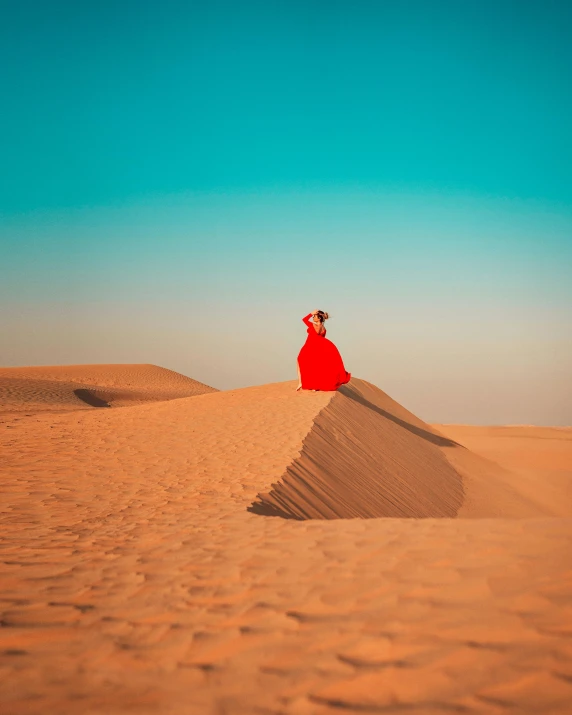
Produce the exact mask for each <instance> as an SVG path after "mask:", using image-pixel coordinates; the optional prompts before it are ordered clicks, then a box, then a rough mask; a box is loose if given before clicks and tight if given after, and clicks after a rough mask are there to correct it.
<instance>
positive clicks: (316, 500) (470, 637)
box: [0, 365, 572, 715]
mask: <svg viewBox="0 0 572 715" xmlns="http://www.w3.org/2000/svg"><path fill="white" fill-rule="evenodd" d="M295 385H296V382H295V381H291V382H284V383H276V384H270V385H261V386H257V387H251V388H245V389H239V390H230V391H224V392H222V391H216V390H214V389H213V388H210V387H208V386H206V385H203V384H201V383H198V382H196V381H194V380H191V379H189V378H185V377H183V376H182V375H178V374H177V373H173V372H171V371H168V370H164V369H162V368H158V367H155V366H150V365H142V366H138V365H131V366H118V365H110V366H101V365H99V366H72V367H70V366H68V367H45V368H4V369H2V370H0V435H1V441H0V450H1V452H0V479H1V482H0V484H1V486H2V502H1V509H2V521H1V529H2V532H1V538H2V541H1V544H2V562H1V564H0V574H1V576H0V578H1V593H0V598H1V602H0V610H1V614H0V625H1V628H0V712H2V713H3V714H4V713H6V714H7V715H20V714H24V713H26V714H27V713H34V714H35V713H55V714H58V715H60V714H61V715H68V714H72V713H73V714H74V715H75V714H81V715H95V714H98V715H99V714H106V715H107V714H109V715H115V714H119V713H121V714H123V713H138V714H141V715H146V714H147V713H165V714H168V715H170V714H173V715H174V714H177V715H178V714H179V713H180V714H181V715H185V714H187V713H191V714H194V713H201V714H202V713H204V714H209V715H210V714H212V715H234V714H237V715H238V714H240V715H242V714H244V715H246V714H249V715H250V714H251V713H258V714H265V715H266V714H268V715H270V714H272V715H278V714H283V715H314V714H315V715H325V714H326V713H328V714H332V715H333V714H334V713H342V712H347V713H401V712H407V713H451V712H459V713H487V714H489V713H491V714H493V715H495V714H504V713H506V714H508V713H511V714H512V713H535V714H537V713H543V714H544V713H570V712H572V492H571V487H570V484H571V481H572V428H559V429H557V428H538V427H470V426H456V425H442V426H438V425H428V424H426V423H424V422H423V421H421V420H419V419H418V418H417V417H415V416H414V415H412V414H411V413H410V412H408V411H407V410H406V409H405V408H404V407H402V406H401V405H399V404H397V403H396V402H395V401H393V400H392V399H391V398H390V397H389V396H387V395H386V394H385V393H384V392H383V391H382V390H380V389H379V388H377V387H375V386H373V385H371V384H369V383H367V382H365V381H363V380H359V379H355V378H353V379H352V380H351V382H350V383H349V384H348V385H347V386H344V387H342V388H341V389H340V390H339V391H338V392H335V393H330V392H329V393H319V392H318V393H313V392H302V393H297V392H295Z"/></svg>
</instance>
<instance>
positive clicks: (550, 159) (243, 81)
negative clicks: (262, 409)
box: [0, 0, 572, 425]
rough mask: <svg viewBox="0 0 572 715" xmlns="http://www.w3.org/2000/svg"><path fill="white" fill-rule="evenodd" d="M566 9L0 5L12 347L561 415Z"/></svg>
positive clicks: (6, 329)
mask: <svg viewBox="0 0 572 715" xmlns="http://www.w3.org/2000/svg"><path fill="white" fill-rule="evenodd" d="M571 34H572V4H571V3H570V2H568V1H567V0H561V1H559V2H556V1H554V0H544V1H543V2H536V1H535V2H527V1H526V0H520V1H519V2H516V1H514V2H508V1H506V0H504V1H503V0H494V1H492V0H478V1H474V2H473V1H471V0H465V2H457V1H455V2H452V1H451V2H446V1H444V0H434V1H432V2H430V1H429V0H425V1H421V0H410V1H409V2H407V1H406V0H403V1H402V2H382V1H381V0H380V1H379V2H373V1H369V2H365V1H360V0H356V1H355V2H352V3H349V2H346V3H340V2H333V1H331V0H330V1H329V2H311V1H308V0H304V2H296V1H295V0H288V2H272V1H271V0H267V1H266V2H250V1H249V0H245V2H242V3H236V2H217V1H216V0H214V1H209V2H201V3H198V2H189V1H187V2H169V1H168V0H164V1H163V2H141V1H140V2H121V1H120V0H113V2H110V1H108V2H105V1H101V0H100V1H99V2H97V3H95V2H81V3H77V2H61V1H60V2H58V1H57V0H54V2H51V3H45V2H25V1H23V2H20V3H18V4H16V3H11V4H10V5H9V4H8V3H5V4H4V5H3V14H2V22H1V23H0V59H1V61H2V67H3V71H2V75H1V77H0V86H1V89H2V111H1V112H0V161H1V166H2V171H1V172H0V300H1V307H2V313H1V316H0V321H1V322H0V329H1V331H2V335H1V339H0V364H2V365H6V366H9V365H31V364H36V365H37V364H60V363H91V362H151V363H156V364H160V365H163V366H164V367H169V368H171V369H174V370H178V371H180V372H183V373H185V374H187V375H189V376H191V377H194V378H196V379H198V380H201V381H204V382H207V383H209V384H212V385H213V386H215V387H219V388H222V389H226V388H231V387H242V386H247V385H252V384H259V383H265V382H274V381H280V380H287V379H293V378H295V376H296V373H295V360H296V355H297V353H298V350H299V348H300V346H301V344H302V343H303V341H304V339H305V328H304V326H303V325H302V323H301V320H300V318H301V317H302V316H303V315H305V314H306V313H308V312H310V310H312V309H314V308H320V309H324V310H327V311H329V312H330V313H331V314H332V316H333V317H332V320H331V321H329V323H328V332H329V337H331V338H332V339H333V340H334V342H335V343H336V344H337V345H338V347H339V348H340V350H341V352H342V355H343V357H344V361H345V363H346V367H347V369H349V370H351V372H352V373H353V374H354V375H356V376H358V377H363V378H365V379H368V380H370V381H371V382H373V383H375V384H376V385H378V386H379V387H381V388H382V389H383V390H385V391H386V392H388V393H389V394H390V395H391V396H392V397H394V398H395V399H397V400H398V401H400V402H401V403H402V404H404V405H405V406H406V407H408V408H409V409H411V410H412V411H414V412H416V413H417V414H418V415H419V416H420V417H422V418H424V419H426V420H428V421H440V422H468V423H474V424H490V423H494V424H506V423H527V424H528V423H531V424H532V423H533V424H553V425H570V424H572V367H571V366H572V130H571V127H572V43H571V42H570V36H571Z"/></svg>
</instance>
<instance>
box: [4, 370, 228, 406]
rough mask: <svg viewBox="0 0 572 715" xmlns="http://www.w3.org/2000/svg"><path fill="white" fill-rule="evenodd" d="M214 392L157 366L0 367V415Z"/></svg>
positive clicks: (131, 403)
mask: <svg viewBox="0 0 572 715" xmlns="http://www.w3.org/2000/svg"><path fill="white" fill-rule="evenodd" d="M215 391H216V390H215V388H213V387H209V386H208V385H203V383H201V382H197V381H196V380H191V378H189V377H185V376H184V375H181V374H179V373H178V372H173V371H172V370H166V369H165V368H163V367H157V366H156V365H61V366H60V365H56V366H42V367H4V368H0V414H6V413H11V412H29V413H32V412H38V411H48V412H64V411H70V410H82V409H93V408H94V407H125V406H129V405H135V404H141V403H143V402H157V401H164V400H173V399H176V398H179V397H191V396H193V395H202V394H204V393H207V392H215Z"/></svg>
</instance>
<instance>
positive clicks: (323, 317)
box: [316, 310, 330, 323]
mask: <svg viewBox="0 0 572 715" xmlns="http://www.w3.org/2000/svg"><path fill="white" fill-rule="evenodd" d="M316 315H317V316H318V318H319V319H320V323H323V322H324V320H327V319H328V318H329V317H330V316H329V315H328V313H324V311H323V310H319V311H318V312H317V313H316Z"/></svg>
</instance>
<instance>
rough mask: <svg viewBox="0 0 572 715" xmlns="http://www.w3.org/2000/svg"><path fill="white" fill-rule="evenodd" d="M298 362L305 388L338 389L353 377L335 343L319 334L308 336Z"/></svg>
mask: <svg viewBox="0 0 572 715" xmlns="http://www.w3.org/2000/svg"><path fill="white" fill-rule="evenodd" d="M312 330H314V328H312ZM298 364H299V365H300V374H301V376H302V389H304V390H324V391H329V390H337V389H338V387H340V386H341V385H345V383H346V382H349V381H350V378H351V374H350V373H349V372H347V371H346V369H345V367H344V363H343V361H342V356H341V355H340V353H339V351H338V349H337V347H336V346H335V345H334V343H333V342H332V341H331V340H328V338H322V337H320V336H317V335H316V336H313V335H310V336H308V340H306V342H305V343H304V345H303V346H302V349H301V350H300V353H299V354H298Z"/></svg>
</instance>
